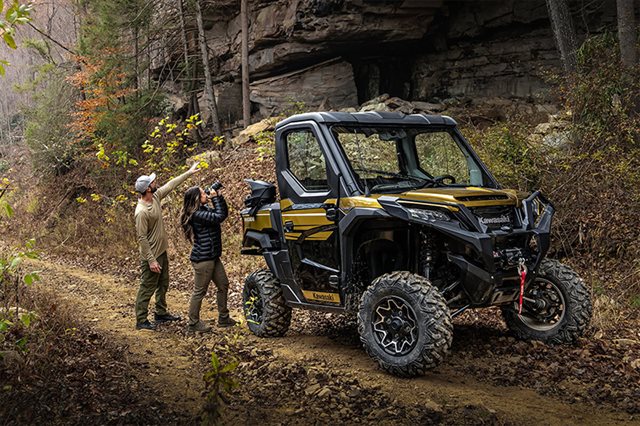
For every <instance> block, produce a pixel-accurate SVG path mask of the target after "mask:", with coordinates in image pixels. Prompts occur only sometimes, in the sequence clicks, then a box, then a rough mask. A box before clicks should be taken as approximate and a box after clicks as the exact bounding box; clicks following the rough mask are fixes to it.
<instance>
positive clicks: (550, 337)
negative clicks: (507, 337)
mask: <svg viewBox="0 0 640 426" xmlns="http://www.w3.org/2000/svg"><path fill="white" fill-rule="evenodd" d="M502 316H503V318H504V320H505V322H506V323H507V327H508V328H509V330H511V332H513V334H515V336H516V337H518V338H519V339H524V340H541V341H544V342H549V343H572V342H574V341H575V340H577V339H578V337H580V336H581V335H582V334H583V333H584V331H585V329H586V328H587V326H588V325H589V321H590V320H591V298H590V296H589V292H588V291H587V289H586V287H585V285H584V282H583V281H582V279H581V278H580V277H579V276H578V274H576V273H575V271H574V270H573V269H571V268H569V267H568V266H566V265H563V264H562V263H560V262H558V261H556V260H550V259H545V260H543V261H542V263H541V264H540V268H539V270H538V274H537V276H536V278H535V280H534V281H533V282H531V283H529V285H528V286H527V288H526V289H525V292H524V301H523V304H522V314H520V315H519V314H518V305H517V303H514V304H512V305H509V306H505V307H503V308H502Z"/></svg>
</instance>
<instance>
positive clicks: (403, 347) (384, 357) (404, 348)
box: [358, 271, 453, 377]
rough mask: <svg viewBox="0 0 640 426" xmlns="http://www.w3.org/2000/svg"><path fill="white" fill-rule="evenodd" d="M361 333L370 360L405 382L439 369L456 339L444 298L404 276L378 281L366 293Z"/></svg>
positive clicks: (428, 285)
mask: <svg viewBox="0 0 640 426" xmlns="http://www.w3.org/2000/svg"><path fill="white" fill-rule="evenodd" d="M358 332H359V334H360V340H361V341H362V343H363V345H364V348H365V350H366V351H367V353H368V354H369V356H371V357H372V358H373V359H374V360H376V361H377V362H378V364H379V365H380V367H382V368H383V369H384V370H386V371H387V372H389V373H391V374H394V375H397V376H401V377H414V376H419V375H423V374H424V373H425V372H426V371H427V370H428V369H430V368H434V367H436V366H437V365H438V364H440V363H441V362H442V361H443V360H444V358H445V356H446V355H447V353H448V352H449V348H450V347H451V341H452V339H453V325H452V324H451V314H450V313H449V308H447V304H446V302H445V300H444V298H443V297H442V295H441V294H440V293H439V292H438V290H437V289H436V288H435V287H434V286H432V285H431V283H430V282H429V280H427V279H426V278H424V277H421V276H419V275H415V274H411V273H409V272H404V271H400V272H392V273H389V274H384V275H382V276H380V277H379V278H377V279H376V280H374V281H373V283H372V284H371V286H370V287H369V288H368V289H367V290H366V291H365V292H364V294H363V295H362V298H361V299H360V310H359V312H358Z"/></svg>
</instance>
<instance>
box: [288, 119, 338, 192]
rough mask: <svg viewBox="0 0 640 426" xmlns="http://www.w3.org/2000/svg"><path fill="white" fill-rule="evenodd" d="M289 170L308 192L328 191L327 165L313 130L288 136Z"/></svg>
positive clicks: (294, 132) (296, 131)
mask: <svg viewBox="0 0 640 426" xmlns="http://www.w3.org/2000/svg"><path fill="white" fill-rule="evenodd" d="M286 141H287V155H288V157H289V170H290V171H291V173H293V175H294V176H295V177H296V178H297V179H298V181H300V183H301V184H302V186H303V187H304V188H305V189H306V190H307V191H328V190H329V184H328V182H327V164H326V162H325V159H324V154H323V153H322V150H321V149H320V144H319V142H318V140H317V139H316V137H315V135H314V134H313V132H312V131H311V130H294V131H292V132H291V133H287V135H286Z"/></svg>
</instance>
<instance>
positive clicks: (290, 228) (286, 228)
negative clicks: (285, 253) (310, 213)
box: [284, 220, 293, 232]
mask: <svg viewBox="0 0 640 426" xmlns="http://www.w3.org/2000/svg"><path fill="white" fill-rule="evenodd" d="M284 232H293V222H292V221H290V220H288V221H286V222H285V223H284Z"/></svg>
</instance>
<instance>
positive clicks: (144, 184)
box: [135, 163, 198, 330]
mask: <svg viewBox="0 0 640 426" xmlns="http://www.w3.org/2000/svg"><path fill="white" fill-rule="evenodd" d="M197 171H198V163H194V164H193V165H192V166H191V168H190V169H189V170H188V171H186V172H185V173H183V174H181V175H180V176H178V177H176V178H174V179H171V180H170V181H169V182H167V183H166V184H164V185H163V186H161V187H160V188H158V187H157V184H156V174H155V173H151V175H149V176H146V175H143V176H140V177H139V178H138V179H137V180H136V185H135V188H136V191H137V192H138V193H139V194H140V198H139V199H138V205H137V206H136V212H135V219H136V234H137V236H138V244H139V246H140V257H141V271H142V273H141V279H140V289H139V290H138V297H137V298H136V329H138V330H153V329H155V324H153V323H151V322H149V320H148V318H147V315H148V313H149V301H150V300H151V296H152V295H153V294H154V293H155V298H156V311H155V321H156V322H166V321H178V320H180V317H179V316H175V315H171V314H170V313H169V311H167V299H166V295H167V290H168V288H169V259H168V257H167V246H168V245H169V241H168V239H167V233H166V232H165V230H164V222H163V220H162V206H161V204H160V201H161V200H162V199H163V198H164V197H166V196H167V195H168V194H169V193H170V192H171V191H172V190H174V189H175V188H177V187H178V186H179V185H180V184H181V183H183V182H184V181H185V180H187V178H188V177H189V176H191V175H192V174H194V173H196V172H197Z"/></svg>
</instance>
